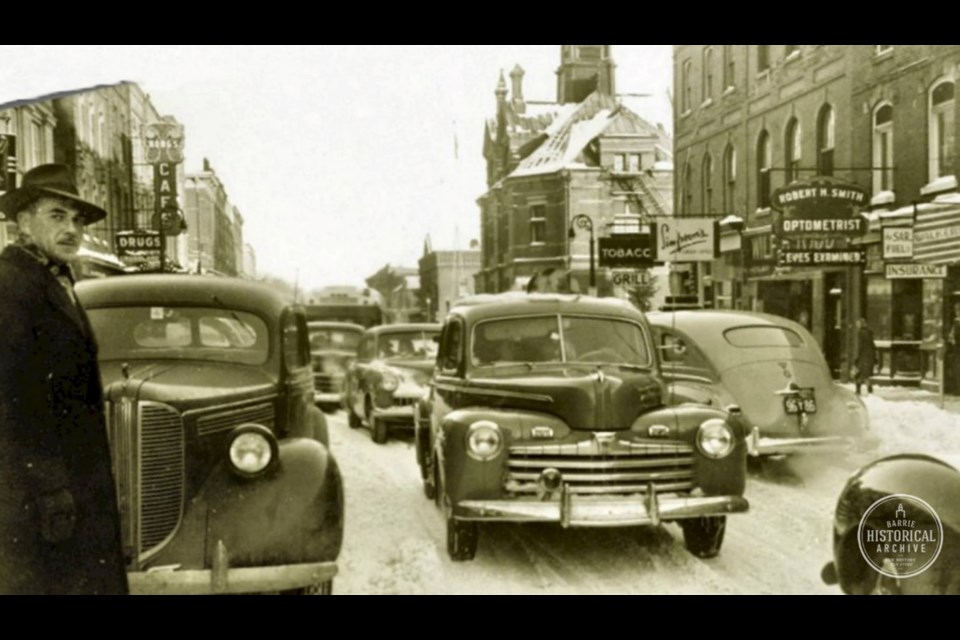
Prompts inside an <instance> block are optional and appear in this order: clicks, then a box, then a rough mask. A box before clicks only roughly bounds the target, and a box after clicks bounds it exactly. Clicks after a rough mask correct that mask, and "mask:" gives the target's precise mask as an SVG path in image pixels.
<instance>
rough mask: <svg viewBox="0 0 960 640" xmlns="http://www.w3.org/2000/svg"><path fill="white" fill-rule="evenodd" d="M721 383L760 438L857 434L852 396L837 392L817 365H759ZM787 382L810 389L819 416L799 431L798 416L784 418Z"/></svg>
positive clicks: (731, 372) (734, 371)
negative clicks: (783, 392) (756, 429)
mask: <svg viewBox="0 0 960 640" xmlns="http://www.w3.org/2000/svg"><path fill="white" fill-rule="evenodd" d="M720 381H721V383H722V384H723V386H724V387H725V388H726V389H727V391H728V392H729V393H730V395H731V396H732V399H733V402H734V403H736V404H737V405H739V406H740V409H741V411H743V416H744V418H745V419H746V423H747V426H748V427H750V428H753V427H759V428H760V433H761V435H771V436H784V437H796V436H798V435H811V436H815V435H846V434H854V433H859V432H860V431H861V430H862V428H863V427H865V425H861V424H859V422H860V417H859V414H858V411H857V410H855V409H854V408H853V406H852V405H851V403H853V404H857V402H856V398H855V396H853V395H852V394H850V393H849V392H847V391H846V390H845V389H842V388H840V387H839V386H837V385H836V384H835V383H834V382H833V380H832V379H831V378H830V375H829V373H827V372H826V371H824V370H823V367H822V365H821V364H817V363H813V362H805V361H798V360H788V359H771V360H760V361H753V362H748V363H744V364H741V365H737V366H735V367H731V368H730V369H727V370H726V371H724V372H723V373H722V374H721V376H720ZM791 382H793V383H795V384H796V385H797V386H798V387H801V388H803V387H813V389H814V396H815V398H816V402H817V412H816V413H814V414H810V415H808V416H807V424H806V426H805V427H804V428H803V430H802V431H801V429H800V421H799V420H798V419H797V416H796V415H788V414H787V413H786V411H785V410H784V407H783V396H781V395H778V394H777V393H776V392H777V391H781V390H785V389H786V388H787V385H789V384H790V383H791Z"/></svg>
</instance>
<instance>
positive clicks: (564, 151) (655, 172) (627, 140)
mask: <svg viewBox="0 0 960 640" xmlns="http://www.w3.org/2000/svg"><path fill="white" fill-rule="evenodd" d="M615 70H616V65H615V64H614V62H613V59H612V56H611V51H610V45H562V48H561V64H560V67H559V69H558V70H557V97H556V101H554V102H537V101H528V100H527V99H526V98H525V97H524V95H523V75H524V71H523V70H522V69H521V68H520V67H519V66H518V67H515V68H514V69H513V71H512V72H511V73H510V80H511V89H510V91H509V93H508V90H507V86H506V79H505V78H504V77H503V74H501V76H500V80H499V83H498V84H497V87H496V90H495V92H494V94H495V96H496V114H495V116H494V117H493V118H491V119H489V120H488V121H487V122H486V125H485V128H484V145H483V154H484V158H485V159H486V162H487V185H488V190H487V192H486V193H485V194H484V195H483V196H481V197H480V198H479V199H478V205H479V207H480V217H481V232H482V237H481V268H480V270H479V271H478V272H477V275H476V279H475V280H476V290H477V291H478V292H497V291H505V290H510V289H517V288H521V287H523V286H524V285H525V284H526V282H527V281H528V280H529V278H530V277H531V276H532V275H533V274H535V273H536V272H537V271H539V270H541V269H543V268H546V267H560V268H563V269H569V270H571V271H572V273H573V276H574V277H575V278H577V279H578V280H579V281H580V285H581V288H582V290H584V291H586V290H587V285H588V279H587V278H588V275H587V274H588V272H589V269H590V263H589V244H588V243H589V241H590V240H589V235H587V234H586V233H576V232H575V233H574V236H573V237H572V238H571V237H570V231H571V220H572V219H573V218H574V217H575V216H577V215H580V214H583V215H586V216H588V217H589V218H590V221H591V223H592V225H593V228H594V231H595V234H596V235H597V236H601V235H605V234H607V233H609V232H610V230H611V227H612V226H613V224H614V221H615V219H618V218H623V217H624V216H626V217H628V218H635V219H636V220H640V219H641V218H643V217H648V216H659V215H669V214H670V213H671V210H672V204H671V201H672V195H671V188H672V164H671V159H672V156H671V151H670V147H671V141H670V139H669V137H668V136H667V134H666V132H665V131H664V130H663V128H662V127H657V126H654V125H651V124H650V123H648V122H647V121H645V120H644V119H643V118H641V117H640V116H638V115H637V114H636V113H634V112H633V111H631V110H630V109H629V108H627V107H626V106H625V105H624V104H623V103H622V101H621V100H620V99H618V98H617V96H616V95H615V86H616V78H615ZM609 276H610V274H609V273H608V272H607V271H606V270H600V271H599V277H598V283H597V284H598V290H599V293H600V294H601V295H609V294H611V293H613V292H614V288H613V284H612V281H611V280H610V278H609Z"/></svg>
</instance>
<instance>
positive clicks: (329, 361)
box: [307, 322, 364, 413]
mask: <svg viewBox="0 0 960 640" xmlns="http://www.w3.org/2000/svg"><path fill="white" fill-rule="evenodd" d="M307 328H308V330H309V332H310V355H311V357H312V358H313V385H314V391H315V398H314V399H315V400H316V402H317V406H318V407H320V408H321V409H322V410H323V411H325V412H327V413H333V412H334V411H336V410H337V409H338V408H340V407H341V406H342V405H343V381H344V379H345V378H346V375H347V370H348V369H349V368H350V365H351V364H353V361H354V359H355V358H356V357H357V349H358V347H359V346H360V337H361V336H362V335H363V331H364V329H363V327H362V326H360V325H358V324H351V323H348V322H308V323H307Z"/></svg>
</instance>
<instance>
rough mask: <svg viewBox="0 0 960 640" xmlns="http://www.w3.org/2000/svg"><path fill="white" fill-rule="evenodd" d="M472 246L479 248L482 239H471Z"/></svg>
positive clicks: (472, 247)
mask: <svg viewBox="0 0 960 640" xmlns="http://www.w3.org/2000/svg"><path fill="white" fill-rule="evenodd" d="M470 248H471V249H479V248H480V241H479V240H477V239H476V238H473V239H471V240H470Z"/></svg>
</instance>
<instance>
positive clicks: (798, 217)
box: [771, 176, 867, 238]
mask: <svg viewBox="0 0 960 640" xmlns="http://www.w3.org/2000/svg"><path fill="white" fill-rule="evenodd" d="M771 203H772V205H773V208H774V209H777V210H779V211H781V212H782V216H781V218H780V220H779V221H778V222H777V224H776V225H775V226H774V233H776V234H777V235H778V236H780V237H781V238H796V237H803V236H808V237H810V236H812V237H828V236H831V235H841V236H845V237H853V236H859V235H863V234H864V233H866V231H867V221H866V219H865V218H864V217H863V216H861V215H860V213H859V208H860V207H862V206H864V205H866V204H867V193H866V191H864V190H863V189H862V188H860V187H859V186H857V185H855V184H852V183H848V182H843V181H841V180H837V179H835V178H831V177H827V176H818V177H815V178H812V179H810V180H796V181H794V182H791V183H790V184H788V185H786V186H783V187H780V188H779V189H777V190H776V191H774V192H773V195H772V197H771Z"/></svg>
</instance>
